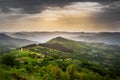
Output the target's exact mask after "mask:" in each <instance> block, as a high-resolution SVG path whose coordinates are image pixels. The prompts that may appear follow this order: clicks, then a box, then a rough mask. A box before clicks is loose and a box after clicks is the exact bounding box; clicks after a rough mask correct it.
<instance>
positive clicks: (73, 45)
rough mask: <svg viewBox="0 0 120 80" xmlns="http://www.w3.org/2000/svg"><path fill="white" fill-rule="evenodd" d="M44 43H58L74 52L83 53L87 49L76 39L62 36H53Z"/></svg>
mask: <svg viewBox="0 0 120 80" xmlns="http://www.w3.org/2000/svg"><path fill="white" fill-rule="evenodd" d="M46 44H51V45H52V44H60V45H61V46H63V47H65V48H68V49H70V50H72V51H73V52H72V53H74V54H78V55H80V54H83V53H84V51H85V50H88V49H89V48H88V46H86V45H84V43H79V42H77V41H73V40H69V39H65V38H62V37H57V38H54V39H52V40H50V41H48V42H47V43H46Z"/></svg>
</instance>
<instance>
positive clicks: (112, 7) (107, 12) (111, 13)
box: [97, 1, 120, 23]
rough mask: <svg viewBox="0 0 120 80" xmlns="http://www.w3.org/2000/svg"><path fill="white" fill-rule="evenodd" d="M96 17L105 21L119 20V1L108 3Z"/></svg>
mask: <svg viewBox="0 0 120 80" xmlns="http://www.w3.org/2000/svg"><path fill="white" fill-rule="evenodd" d="M97 19H98V20H101V21H103V22H105V23H106V22H107V23H114V22H118V21H120V1H116V2H113V3H110V4H108V5H107V6H106V7H105V8H104V9H103V12H102V13H99V14H97Z"/></svg>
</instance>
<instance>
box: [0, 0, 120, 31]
mask: <svg viewBox="0 0 120 80" xmlns="http://www.w3.org/2000/svg"><path fill="white" fill-rule="evenodd" d="M19 31H68V32H120V0H0V32H19Z"/></svg>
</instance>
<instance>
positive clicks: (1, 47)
mask: <svg viewBox="0 0 120 80" xmlns="http://www.w3.org/2000/svg"><path fill="white" fill-rule="evenodd" d="M33 43H35V42H33V41H30V40H25V39H18V38H13V37H10V36H8V35H5V34H3V33H1V34H0V52H2V51H6V50H9V49H14V48H18V47H22V46H25V45H29V44H33Z"/></svg>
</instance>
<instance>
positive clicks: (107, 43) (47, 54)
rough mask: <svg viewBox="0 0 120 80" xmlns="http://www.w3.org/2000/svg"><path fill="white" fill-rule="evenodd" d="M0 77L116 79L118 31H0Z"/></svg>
mask: <svg viewBox="0 0 120 80" xmlns="http://www.w3.org/2000/svg"><path fill="white" fill-rule="evenodd" d="M0 80H120V33H119V32H114V33H112V32H101V33H85V32H4V33H0Z"/></svg>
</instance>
